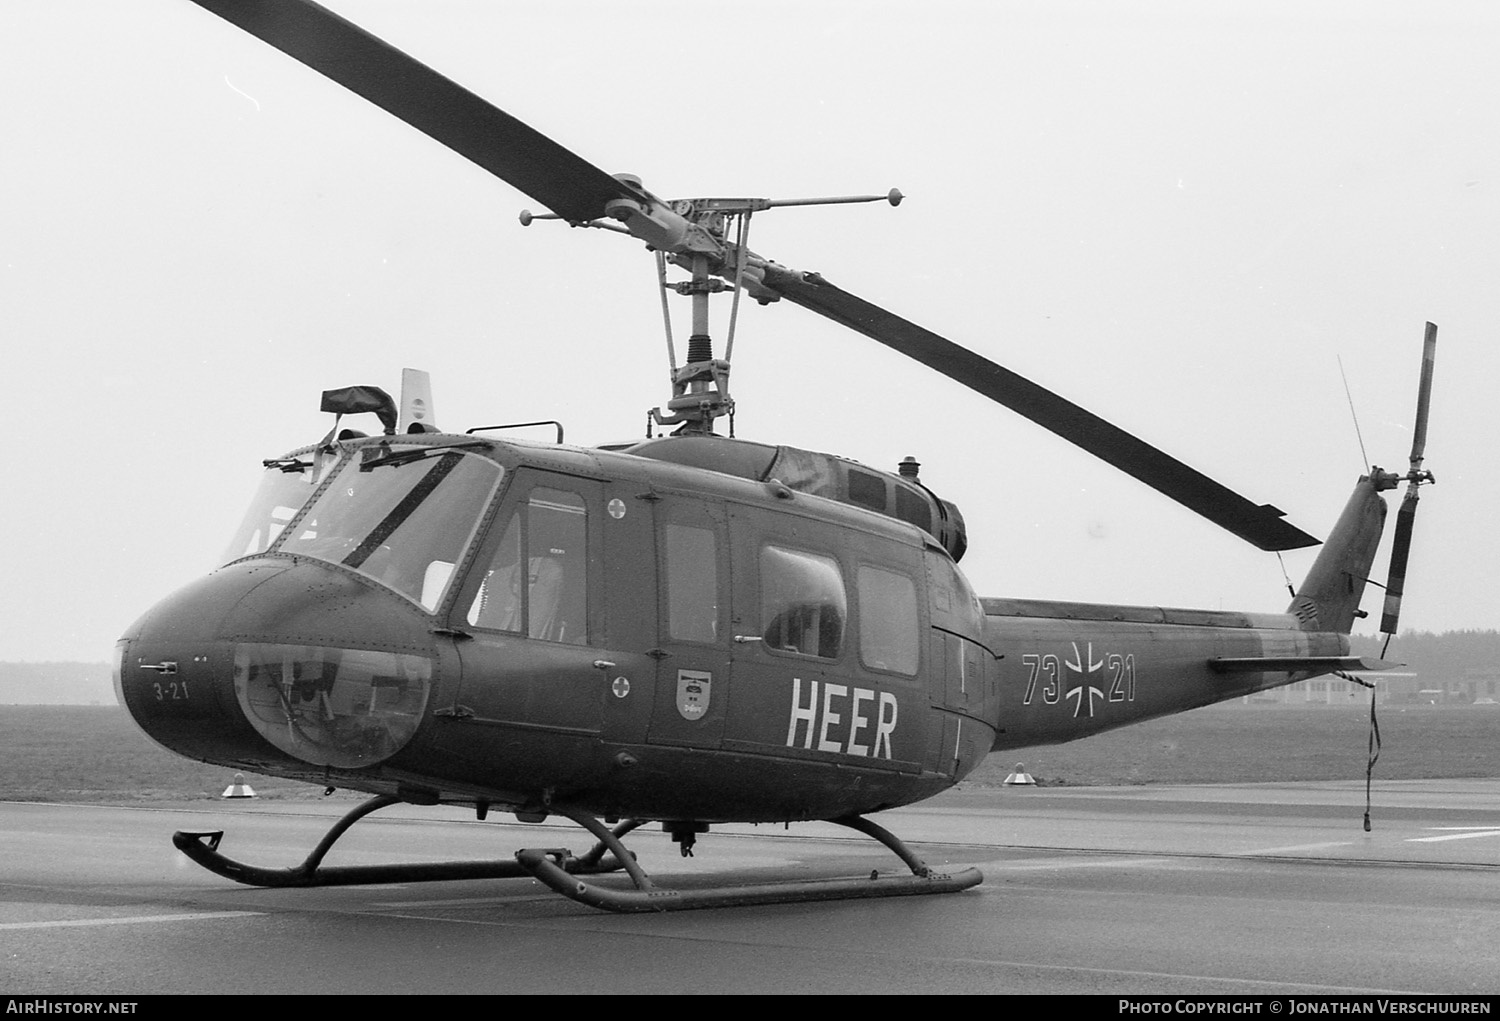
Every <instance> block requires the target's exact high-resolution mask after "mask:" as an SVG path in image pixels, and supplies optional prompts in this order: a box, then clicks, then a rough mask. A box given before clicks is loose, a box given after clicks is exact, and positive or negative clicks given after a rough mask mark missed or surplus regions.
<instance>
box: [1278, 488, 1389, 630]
mask: <svg viewBox="0 0 1500 1021" xmlns="http://www.w3.org/2000/svg"><path fill="white" fill-rule="evenodd" d="M1381 488H1389V486H1383V487H1382V486H1381V485H1380V480H1379V475H1378V473H1377V475H1376V478H1374V479H1372V478H1371V477H1369V476H1364V477H1361V478H1360V480H1359V483H1358V484H1357V485H1356V486H1355V487H1354V492H1353V494H1351V495H1350V497H1349V502H1348V503H1347V504H1345V505H1344V512H1343V513H1342V514H1340V515H1339V520H1338V524H1336V525H1334V526H1333V534H1332V535H1330V536H1329V537H1328V541H1327V542H1326V543H1324V545H1323V549H1322V551H1321V552H1320V553H1319V554H1318V559H1317V560H1316V561H1314V563H1313V566H1312V570H1310V571H1308V572H1307V578H1306V579H1305V580H1303V582H1302V587H1301V588H1299V589H1298V590H1297V594H1296V596H1295V597H1294V598H1293V599H1292V605H1291V606H1290V607H1288V608H1287V612H1288V613H1291V614H1295V615H1296V617H1297V619H1298V620H1300V621H1301V622H1302V626H1303V628H1305V629H1307V630H1308V631H1337V632H1339V633H1341V634H1348V633H1349V631H1350V630H1351V629H1352V628H1353V626H1354V620H1355V618H1356V617H1358V616H1359V601H1360V598H1361V597H1362V596H1363V595H1364V591H1365V581H1366V579H1368V578H1369V576H1370V566H1371V565H1372V564H1373V563H1374V562H1375V549H1376V547H1377V546H1379V545H1380V533H1381V531H1382V530H1383V529H1384V527H1385V510H1386V509H1385V500H1384V499H1382V498H1381V496H1380V490H1381Z"/></svg>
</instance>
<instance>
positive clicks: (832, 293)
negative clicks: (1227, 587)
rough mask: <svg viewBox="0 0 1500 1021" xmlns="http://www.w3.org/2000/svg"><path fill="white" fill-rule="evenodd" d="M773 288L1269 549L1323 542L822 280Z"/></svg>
mask: <svg viewBox="0 0 1500 1021" xmlns="http://www.w3.org/2000/svg"><path fill="white" fill-rule="evenodd" d="M765 283H766V284H767V285H768V286H770V287H772V288H774V289H775V290H777V291H779V292H781V294H782V295H784V296H785V297H786V298H787V300H789V301H793V302H795V303H797V304H798V305H801V306H803V307H804V308H808V309H811V310H812V311H814V312H817V313H818V314H820V315H824V316H827V317H828V318H829V319H832V320H833V321H834V322H837V323H842V324H843V325H845V326H847V327H849V328H850V329H852V330H856V331H858V332H860V333H863V334H864V335H865V336H867V337H870V338H872V339H874V340H878V341H879V342H880V343H882V344H884V345H886V346H887V347H890V348H893V349H895V350H897V351H900V352H901V353H902V354H904V355H906V356H907V357H909V358H915V359H916V360H917V361H919V362H921V363H922V364H923V365H926V366H928V367H929V368H933V369H936V370H937V371H938V372H941V373H943V375H945V376H948V377H949V378H951V379H954V380H957V381H958V382H960V383H962V384H964V385H965V386H967V387H969V388H971V389H973V390H976V391H978V392H979V393H981V394H983V395H984V396H986V397H988V398H989V399H990V400H992V401H997V402H998V403H1000V404H1003V405H1005V406H1006V407H1007V408H1010V409H1011V410H1012V411H1016V412H1019V413H1020V414H1022V415H1025V416H1026V417H1027V418H1029V419H1031V420H1032V421H1033V422H1035V423H1036V424H1037V425H1040V426H1042V427H1043V428H1044V429H1049V430H1051V431H1052V432H1054V433H1056V434H1057V435H1059V436H1061V437H1062V438H1063V439H1065V440H1068V441H1069V442H1071V443H1074V444H1076V445H1077V446H1080V447H1082V448H1083V449H1084V450H1087V451H1088V452H1089V453H1091V454H1094V455H1095V456H1097V457H1100V458H1102V459H1103V460H1105V461H1107V462H1109V463H1110V464H1112V465H1114V466H1115V467H1117V468H1119V469H1121V470H1122V471H1125V472H1128V473H1129V474H1131V475H1134V476H1135V477H1136V478H1137V479H1139V480H1141V481H1142V482H1144V483H1146V485H1148V486H1150V487H1152V488H1153V489H1155V490H1157V491H1158V492H1160V493H1163V494H1165V495H1166V496H1169V497H1171V498H1172V499H1174V500H1176V501H1177V502H1178V503H1180V504H1182V505H1183V506H1184V507H1187V508H1189V509H1190V510H1194V511H1197V512H1198V513H1199V514H1201V515H1203V516H1204V517H1206V518H1208V519H1209V520H1210V521H1212V522H1214V523H1215V524H1217V525H1219V526H1221V527H1223V528H1226V529H1228V530H1229V531H1231V532H1233V533H1234V534H1235V535H1238V536H1239V537H1240V538H1242V539H1244V540H1246V541H1247V542H1250V543H1253V544H1254V545H1256V546H1259V547H1260V548H1261V549H1263V550H1285V549H1300V548H1301V547H1303V546H1315V545H1317V543H1318V540H1317V539H1315V538H1313V537H1312V536H1311V535H1308V534H1307V533H1306V532H1304V531H1302V530H1301V529H1299V528H1297V527H1295V526H1293V525H1291V524H1289V523H1288V522H1287V521H1286V520H1285V519H1284V517H1283V512H1282V511H1280V510H1277V509H1276V508H1275V507H1272V506H1271V505H1269V504H1263V505H1257V504H1254V503H1251V502H1250V501H1249V500H1247V499H1245V498H1244V497H1243V496H1240V495H1239V494H1237V493H1235V492H1233V491H1232V490H1230V489H1227V488H1225V487H1224V486H1222V485H1220V484H1219V483H1217V482H1215V481H1214V480H1213V479H1211V478H1209V477H1208V476H1206V475H1204V474H1202V473H1201V472H1198V471H1196V470H1194V469H1192V468H1189V467H1188V466H1187V465H1185V464H1183V463H1182V462H1181V461H1179V460H1177V459H1176V458H1174V457H1171V456H1170V455H1168V454H1164V453H1162V452H1161V451H1160V450H1157V449H1156V448H1155V447H1153V446H1151V445H1150V444H1148V443H1146V442H1144V441H1143V440H1140V439H1137V438H1136V437H1135V436H1132V435H1131V434H1130V433H1127V432H1125V431H1124V430H1123V429H1120V428H1117V427H1116V426H1113V425H1110V424H1109V423H1108V422H1106V421H1104V419H1102V418H1100V417H1099V416H1097V415H1095V414H1093V413H1092V412H1089V411H1085V410H1084V409H1083V408H1080V407H1079V406H1078V405H1076V404H1074V403H1072V402H1071V401H1068V400H1065V399H1064V398H1062V397H1059V396H1058V395H1057V394H1055V393H1053V392H1052V391H1050V390H1047V389H1045V388H1043V387H1040V386H1038V385H1037V384H1035V383H1033V382H1031V380H1029V379H1026V378H1024V377H1023V376H1018V375H1017V374H1016V373H1014V372H1012V371H1010V370H1009V369H1006V368H1003V367H1002V366H999V365H996V364H995V363H994V362H992V361H990V360H989V359H988V358H985V357H983V356H981V355H977V354H975V353H974V352H973V351H970V350H968V349H966V348H962V347H959V346H958V345H957V344H955V343H953V342H952V341H950V340H946V339H944V338H943V337H940V336H938V335H937V334H935V333H933V332H931V331H930V330H925V329H923V328H922V327H920V326H917V325H916V324H914V323H911V322H908V321H907V320H905V319H902V318H901V317H900V316H897V315H894V314H892V313H890V312H887V311H886V310H885V309H883V308H880V307H878V306H876V305H872V304H870V303H869V302H868V301H865V300H863V299H862V298H856V297H855V296H854V295H852V294H850V293H849V292H847V291H844V290H840V289H839V288H837V287H835V286H834V285H833V284H830V283H828V282H827V281H826V280H823V279H822V278H821V277H819V276H818V275H817V274H802V273H797V272H795V271H792V270H787V269H785V268H784V267H781V266H777V265H774V264H773V265H770V266H768V267H767V269H766V272H765Z"/></svg>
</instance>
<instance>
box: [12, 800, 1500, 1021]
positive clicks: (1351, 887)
mask: <svg viewBox="0 0 1500 1021" xmlns="http://www.w3.org/2000/svg"><path fill="white" fill-rule="evenodd" d="M353 804H354V802H351V801H347V800H330V801H322V802H293V801H283V802H270V801H258V800H255V801H233V802H229V801H211V802H205V801H196V802H183V803H172V804H153V805H151V806H150V807H140V806H132V807H111V806H82V805H49V804H29V803H19V802H5V803H0V996H3V995H42V994H88V993H93V994H103V995H117V996H118V995H124V996H129V995H139V994H155V993H214V994H220V993H222V994H250V993H500V994H503V993H650V994H662V993H723V992H735V993H740V992H751V993H1110V994H1146V995H1163V996H1166V995H1191V994H1229V995H1261V996H1286V997H1295V996H1301V995H1353V994H1381V995H1384V994H1388V993H1389V994H1399V993H1438V994H1459V993H1462V994H1479V995H1492V994H1495V993H1497V992H1500V953H1497V950H1496V948H1497V947H1500V780H1446V781H1407V782H1386V783H1382V784H1379V785H1378V786H1377V788H1376V791H1375V798H1374V813H1373V829H1372V832H1370V833H1366V832H1365V831H1364V829H1363V825H1362V819H1363V814H1364V788H1363V785H1362V784H1354V783H1329V784H1290V783H1288V784H1269V785H1267V784H1256V785H1244V786H1202V787H1158V786H1143V787H1128V788H1127V787H1121V788H1014V787H1012V788H1003V789H998V790H957V791H951V792H949V793H947V794H945V795H943V796H940V797H938V798H935V799H933V800H932V801H929V802H925V803H923V804H921V805H918V806H914V807H911V808H907V809H901V810H897V811H893V812H886V813H882V814H881V815H880V816H878V817H876V818H877V821H879V822H880V823H881V824H882V825H884V826H886V827H887V828H888V829H890V830H892V831H893V832H894V833H896V834H897V835H898V836H900V837H902V838H903V839H904V840H906V841H907V842H908V843H910V844H911V845H912V846H913V847H914V848H915V849H916V850H917V852H918V853H919V854H920V855H921V856H922V857H923V858H924V859H925V860H926V861H927V862H928V863H929V864H931V865H933V866H935V867H946V866H961V865H976V866H978V867H979V868H980V869H981V870H982V871H983V872H984V875H985V881H984V883H983V884H982V885H980V886H979V887H977V888H975V889H973V890H969V891H965V892H961V893H954V894H946V895H940V896H929V897H895V898H889V899H881V900H854V901H839V902H830V903H811V904H792V905H777V906H764V907H740V908H721V909H710V910H700V911H685V912H680V913H671V914H651V915H611V914H606V913H604V912H600V911H596V910H594V909H591V908H587V907H584V906H582V905H579V904H576V903H573V902H572V901H569V900H567V899H565V898H563V897H561V896H559V895H557V894H555V893H553V892H551V891H549V890H547V889H545V888H544V887H542V886H541V885H540V884H538V883H536V882H535V881H533V880H530V879H507V880H467V881H458V882H442V883H423V884H417V883H408V884H386V885H379V886H363V887H328V888H320V889H311V890H287V889H283V890H262V889H256V888H252V887H247V886H241V885H239V884H236V883H233V882H230V881H228V880H225V879H222V878H220V877H218V876H215V875H212V874H210V873H208V872H206V871H204V870H202V869H200V868H199V867H198V866H196V865H195V864H193V863H192V862H190V861H188V860H187V859H186V858H184V857H183V856H182V855H181V854H180V853H178V852H177V851H176V850H175V849H174V848H173V847H172V845H171V842H170V835H171V833H172V832H173V831H174V830H177V829H191V830H212V829H220V828H222V829H224V830H225V831H226V832H225V837H224V841H223V844H222V846H221V850H222V851H223V852H224V853H225V854H227V855H229V856H231V857H234V858H238V859H241V860H244V861H247V862H251V863H253V864H258V865H267V866H272V867H282V866H288V865H292V864H295V863H297V862H299V861H300V860H301V859H302V858H303V857H304V856H305V855H306V854H307V852H308V851H309V850H310V849H311V848H312V846H313V845H314V844H315V843H316V842H317V841H318V839H319V838H320V837H321V836H322V834H323V833H324V832H325V831H326V829H327V828H328V827H329V826H330V825H331V824H332V823H333V821H334V820H335V819H337V818H338V817H339V816H340V815H342V814H343V813H344V812H345V811H347V810H348V809H349V808H350V807H352V805H353ZM591 843H592V841H591V839H589V838H588V837H587V835H586V834H584V833H583V832H582V831H581V830H578V829H577V828H575V827H572V826H571V825H556V826H555V825H553V823H552V822H550V821H549V822H548V823H543V824H540V825H524V824H520V823H517V822H515V821H514V820H513V819H512V818H511V817H509V816H504V817H502V816H499V815H492V816H491V817H490V819H489V820H488V821H486V822H478V821H476V820H474V819H473V817H472V815H469V814H465V813H461V812H459V811H457V810H453V809H446V808H416V807H412V806H398V807H395V808H392V809H388V810H385V811H382V812H379V813H376V814H375V815H373V816H370V817H369V818H368V819H366V820H364V821H362V822H360V823H358V824H357V825H355V826H354V827H353V829H351V830H350V832H349V834H348V835H347V836H346V837H345V838H344V840H342V841H341V842H340V843H339V844H338V845H336V846H335V848H334V850H333V852H332V853H331V854H330V855H329V857H328V859H327V862H328V864H374V863H383V862H398V861H434V860H439V861H441V860H454V859H495V858H509V857H510V855H511V853H512V852H513V851H514V850H516V849H518V848H521V847H528V846H529V847H556V846H560V845H561V846H569V847H572V848H573V849H574V850H575V851H578V852H580V853H581V852H582V851H584V850H586V849H587V848H588V846H589V845H590V844H591ZM626 843H627V845H629V846H631V847H632V848H633V849H634V850H635V851H636V852H637V853H638V855H639V858H640V862H641V864H642V866H643V867H644V868H645V869H646V871H647V872H648V873H650V875H651V876H652V878H653V879H654V880H655V881H657V882H658V883H661V884H662V885H668V886H672V885H675V886H679V887H684V888H688V887H693V886H703V885H738V884H742V883H748V882H757V881H758V882H771V881H781V880H787V879H816V878H825V877H835V876H859V875H868V874H869V873H870V872H871V870H875V869H878V870H880V871H881V872H883V873H885V872H895V871H897V870H899V869H900V868H901V865H900V863H899V862H898V861H897V860H896V859H895V858H894V857H893V856H891V855H890V853H889V852H888V851H886V850H885V849H884V848H882V847H880V846H879V845H878V844H876V843H875V842H874V841H871V840H869V839H868V838H865V837H861V836H858V835H856V834H853V833H851V832H850V831H848V830H845V829H843V828H841V827H836V826H832V825H828V824H806V825H794V826H792V827H791V828H790V829H787V830H783V828H781V827H779V826H778V827H770V826H761V827H751V826H727V827H717V826H716V827H714V829H713V831H712V832H710V833H708V834H705V835H704V836H702V837H701V838H700V840H699V843H698V846H697V853H696V856H695V857H693V858H681V857H679V856H678V854H677V849H676V847H675V846H674V845H672V844H671V843H670V842H669V840H668V839H667V837H666V836H665V835H664V834H662V833H660V832H659V831H657V830H654V829H646V830H641V831H638V832H637V833H636V834H632V835H631V836H630V837H627V838H626ZM604 881H605V882H610V883H618V882H624V880H623V877H620V878H618V879H616V878H613V877H611V878H609V879H606V880H604Z"/></svg>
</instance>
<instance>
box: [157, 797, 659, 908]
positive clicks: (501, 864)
mask: <svg viewBox="0 0 1500 1021" xmlns="http://www.w3.org/2000/svg"><path fill="white" fill-rule="evenodd" d="M400 803H401V799H400V798H395V797H391V796H389V795H380V796H379V797H374V798H371V799H370V800H369V801H366V802H363V803H362V804H360V805H358V806H357V807H355V808H354V809H352V810H351V811H350V812H348V813H347V814H346V815H345V816H344V817H343V818H342V819H340V820H339V821H338V822H337V823H335V824H334V825H333V828H332V829H330V830H329V831H328V832H327V833H325V834H324V835H323V839H322V840H320V841H318V846H317V847H315V848H313V850H312V853H311V854H309V855H308V856H307V858H306V860H304V861H303V862H302V864H301V865H295V866H293V867H291V868H284V869H268V868H262V867H260V866H258V865H246V864H245V863H244V862H238V861H235V860H234V859H233V858H228V857H225V856H224V855H222V854H220V853H219V841H220V840H222V839H223V837H224V831H223V830H212V831H202V832H195V831H189V830H178V831H177V832H176V833H174V834H172V843H173V844H175V845H176V847H177V849H178V850H179V851H181V852H182V853H183V854H185V855H187V856H188V857H189V858H191V859H193V861H195V862H197V863H198V864H199V865H202V866H203V867H204V868H206V869H208V871H210V872H212V873H215V874H216V875H220V876H223V877H224V878H225V879H233V880H234V881H235V882H237V883H244V884H246V885H247V886H275V887H287V886H361V885H366V884H371V883H423V882H436V881H440V880H452V879H524V878H526V877H527V876H529V875H531V873H530V872H529V871H528V870H527V869H526V868H524V867H523V866H522V865H521V864H520V863H519V862H517V861H515V860H514V859H510V860H504V861H443V862H417V863H410V864H403V865H330V866H326V867H325V866H324V865H323V864H322V862H323V856H324V855H326V854H327V853H328V850H329V848H331V847H333V845H334V842H335V841H337V840H338V839H339V837H341V836H343V835H344V832H345V831H346V830H348V829H349V827H350V826H353V825H354V824H355V823H356V822H358V821H359V820H361V819H363V818H364V817H365V816H367V815H369V814H370V813H371V812H377V811H379V810H380V809H382V808H388V807H390V806H391V805H397V804H400ZM632 828H633V827H632ZM621 832H622V833H624V832H629V830H626V829H623V828H621ZM616 843H618V840H616ZM607 850H608V848H606V847H605V846H604V845H603V844H600V845H598V846H596V847H595V848H594V849H593V850H591V851H590V852H589V853H588V854H586V855H584V856H583V857H581V858H575V857H573V856H572V855H571V854H569V855H567V856H566V857H565V858H564V861H563V866H562V867H563V868H564V869H566V870H567V871H569V872H577V873H580V874H592V873H597V872H613V871H615V870H617V869H619V868H620V863H619V861H617V860H616V859H615V858H614V857H613V856H608V855H606V854H605V852H606V851H607ZM632 864H633V863H632Z"/></svg>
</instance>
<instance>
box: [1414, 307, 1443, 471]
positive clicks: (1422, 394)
mask: <svg viewBox="0 0 1500 1021" xmlns="http://www.w3.org/2000/svg"><path fill="white" fill-rule="evenodd" d="M1436 357H1437V325H1436V324H1434V323H1428V324H1427V334H1426V336H1425V337H1423V339H1422V381H1421V383H1420V384H1418V386H1417V420H1416V424H1415V425H1414V426H1413V427H1412V437H1411V467H1412V470H1413V471H1415V470H1416V469H1418V468H1420V467H1422V455H1423V454H1424V453H1425V452H1426V450H1427V409H1428V407H1429V406H1430V405H1431V403H1432V366H1433V360H1434V359H1435V358H1436Z"/></svg>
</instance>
